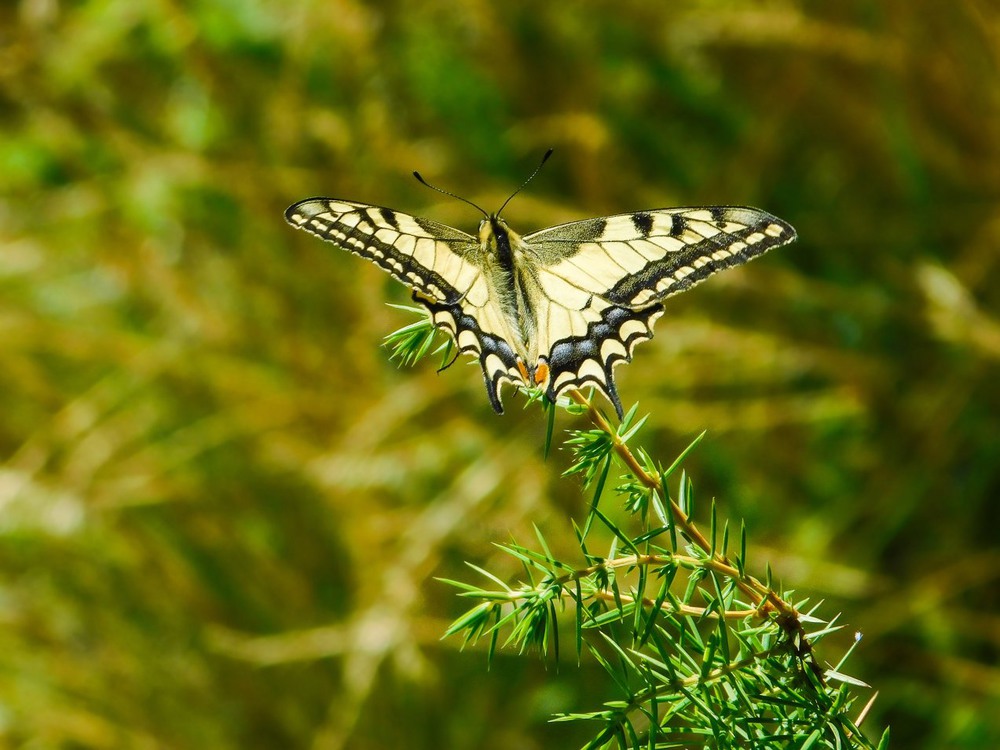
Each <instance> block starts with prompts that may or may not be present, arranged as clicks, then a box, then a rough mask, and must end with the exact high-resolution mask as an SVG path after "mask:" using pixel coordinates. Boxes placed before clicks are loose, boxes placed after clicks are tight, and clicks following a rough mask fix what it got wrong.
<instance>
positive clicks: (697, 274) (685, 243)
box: [524, 206, 795, 308]
mask: <svg viewBox="0 0 1000 750" xmlns="http://www.w3.org/2000/svg"><path fill="white" fill-rule="evenodd" d="M794 239H795V230H794V229H793V228H792V227H791V225H790V224H788V223H787V222H785V221H784V220H782V219H779V218H778V217H776V216H772V215H771V214H769V213H767V212H766V211H761V210H760V209H756V208H748V207H743V206H709V207H700V208H664V209H657V210H653V211H639V212H636V213H631V214H619V215H616V216H608V217H605V218H601V219H588V220H586V221H578V222H573V223H570V224H561V225H559V226H556V227H551V228H549V229H543V230H542V231H540V232H535V233H534V234H531V235H528V236H527V237H525V238H524V241H525V243H526V244H528V245H530V246H531V247H532V248H533V249H534V250H535V252H536V253H537V254H538V257H539V260H540V262H542V263H543V264H544V265H545V268H546V270H547V271H549V272H550V273H552V274H555V275H556V276H559V277H560V278H562V279H564V280H565V281H566V282H567V283H569V284H571V285H573V286H576V287H579V288H581V289H585V290H587V291H589V292H591V293H593V294H597V295H600V296H602V297H604V298H605V299H607V300H608V301H609V302H614V303H615V304H619V305H624V306H626V307H632V308H640V307H644V306H646V305H650V304H655V303H657V302H660V301H662V300H663V299H665V298H666V297H669V296H670V295H672V294H677V293H678V292H683V291H685V290H687V289H690V288H691V287H692V286H694V285H695V284H698V283H700V282H702V281H704V280H705V279H707V278H708V277H709V276H711V275H712V274H714V273H717V272H718V271H722V270H724V269H726V268H731V267H733V266H738V265H742V264H743V263H746V262H747V261H749V260H752V259H753V258H756V257H759V256H760V255H762V254H764V253H765V252H767V251H768V250H770V249H771V248H774V247H778V246H780V245H785V244H788V243H789V242H791V241H793V240H794Z"/></svg>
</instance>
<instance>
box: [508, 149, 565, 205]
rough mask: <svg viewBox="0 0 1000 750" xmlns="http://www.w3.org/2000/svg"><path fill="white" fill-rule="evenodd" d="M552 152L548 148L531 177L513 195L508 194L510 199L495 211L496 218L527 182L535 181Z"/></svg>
mask: <svg viewBox="0 0 1000 750" xmlns="http://www.w3.org/2000/svg"><path fill="white" fill-rule="evenodd" d="M553 151H555V149H553V148H550V149H549V150H548V151H546V152H545V156H543V157H542V160H541V161H540V162H538V166H537V167H535V171H534V172H532V173H531V176H530V177H529V178H528V179H526V180H525V181H524V182H522V183H521V187H519V188H518V189H517V190H515V191H514V192H513V193H511V194H510V198H508V199H507V200H505V201H504V202H503V205H502V206H500V210H499V211H497V213H496V215H497V216H499V215H500V214H501V213H503V210H504V209H505V208H507V204H508V203H510V201H511V199H512V198H513V197H514V196H515V195H517V194H518V193H520V192H521V191H522V190H524V188H525V187H526V186H527V184H528V183H529V182H531V181H532V180H533V179H535V175H536V174H538V173H539V172H540V171H541V169H542V167H543V166H545V162H547V161H548V160H549V157H550V156H552V152H553Z"/></svg>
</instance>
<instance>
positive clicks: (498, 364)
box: [285, 150, 795, 418]
mask: <svg viewBox="0 0 1000 750" xmlns="http://www.w3.org/2000/svg"><path fill="white" fill-rule="evenodd" d="M550 153H551V150H550V151H549V152H548V153H547V154H546V155H545V158H548V156H549V154H550ZM544 162H545V159H543V160H542V163H544ZM540 166H541V165H539V167H540ZM536 172H537V170H536ZM414 175H415V176H416V177H417V179H419V180H420V181H421V182H423V180H422V179H421V178H420V175H419V174H417V173H416V172H415V173H414ZM533 176H534V175H532V177H533ZM530 179H531V178H529V180H530ZM424 184H426V183H424ZM525 184H527V183H525ZM522 187H523V185H522ZM435 189H437V188H435ZM440 192H445V191H440ZM447 194H448V195H452V194H451V193H447ZM515 195H516V193H515ZM455 197H457V196H455ZM511 197H513V195H512V196H511ZM461 200H464V199H461ZM507 200H508V202H509V201H510V198H508V199H507ZM466 202H467V203H469V201H466ZM471 205H475V204H471ZM506 205H507V203H504V206H502V207H501V208H500V211H497V212H496V213H494V214H487V213H486V212H485V211H483V215H484V216H485V218H484V219H483V220H482V221H481V222H480V223H479V231H478V232H477V234H476V235H475V236H473V235H470V234H466V233H465V232H462V231H460V230H458V229H453V228H452V227H449V226H445V225H444V224H439V223H437V222H434V221H431V220H429V219H422V218H419V217H416V216H410V215H408V214H404V213H400V212H399V211H394V210H392V209H390V208H382V207H380V206H372V205H369V204H367V203H357V202H355V201H348V200H340V199H333V198H309V199H308V200H304V201H300V202H298V203H295V204H294V205H292V206H290V207H289V208H288V210H287V211H286V212H285V219H286V220H287V221H288V223H289V224H291V225H292V226H293V227H297V228H299V229H304V230H305V231H307V232H311V233H312V234H315V235H316V236H317V237H320V238H321V239H324V240H327V241H329V242H332V243H333V244H335V245H337V246H338V247H340V248H342V249H343V250H347V251H349V252H352V253H354V254H355V255H360V256H361V257H363V258H367V259H368V260H370V261H372V262H373V263H375V264H376V265H378V266H379V267H380V268H382V269H383V270H384V271H386V272H388V273H389V274H390V275H391V276H392V277H393V278H395V279H396V280H398V281H400V282H402V283H403V284H406V285H407V286H408V287H410V288H411V289H412V290H413V299H414V300H415V301H417V302H418V303H420V304H421V305H423V306H424V307H426V308H427V310H428V311H429V313H430V316H431V319H432V321H433V323H434V325H436V326H438V327H440V328H443V329H444V330H445V331H447V332H448V333H449V334H450V335H451V336H452V337H453V338H454V340H455V343H456V345H457V347H458V349H459V351H460V352H462V353H467V354H471V355H472V356H474V357H476V358H477V359H478V360H479V364H480V365H481V366H482V368H483V376H484V378H485V380H486V392H487V394H488V396H489V399H490V403H491V404H492V405H493V408H494V409H495V410H496V411H497V413H503V406H502V405H501V403H500V385H501V384H502V383H504V382H507V383H511V384H513V385H515V386H518V385H524V386H527V387H529V388H540V389H542V390H543V391H544V392H545V395H546V396H547V397H548V398H549V399H550V400H553V401H554V400H555V399H556V397H557V396H559V395H560V394H562V393H564V392H566V391H569V390H573V389H578V388H585V387H589V386H593V387H594V388H597V389H598V390H599V391H601V392H602V393H603V394H604V395H605V396H607V398H608V399H609V400H610V401H611V403H612V404H614V407H615V410H616V411H617V412H618V416H619V418H621V416H622V405H621V399H620V398H619V396H618V390H617V388H616V387H615V381H614V373H613V369H614V367H615V365H617V364H618V363H620V362H629V361H631V359H632V352H633V350H634V349H635V346H636V344H638V343H639V342H641V341H646V340H648V339H650V338H652V336H653V324H654V322H655V321H656V319H657V318H658V317H660V315H661V314H662V313H663V306H662V302H663V300H664V299H666V298H667V297H669V296H670V295H672V294H677V293H678V292H683V291H684V290H686V289H690V288H691V287H692V286H694V285H695V284H698V283H699V282H701V281H704V280H705V279H707V278H708V277H709V276H711V275H712V274H714V273H716V272H717V271H721V270H723V269H726V268H731V267H733V266H738V265H741V264H742V263H746V262H747V261H748V260H751V259H753V258H756V257H757V256H758V255H761V254H763V253H765V252H766V251H768V250H770V249H771V248H773V247H778V246H779V245H785V244H787V243H789V242H792V241H793V240H794V239H795V230H794V229H793V228H792V227H791V226H790V225H789V224H788V223H787V222H785V221H783V220H781V219H779V218H777V217H775V216H772V215H771V214H769V213H766V212H764V211H761V210H759V209H756V208H747V207H742V206H705V207H696V208H659V209H653V210H649V211H637V212H635V213H627V214H618V215H616V216H605V217H603V218H599V219H587V220H585V221H574V222H571V223H569V224H560V225H558V226H554V227H549V228H548V229H542V230H540V231H538V232H533V233H532V234H527V235H524V236H522V235H519V234H518V233H517V232H515V231H514V230H513V229H511V228H510V226H509V225H508V224H507V222H506V221H504V219H502V218H500V213H501V212H502V211H503V208H504V207H505V206H506ZM476 208H479V207H478V206H476ZM479 210H480V211H482V209H479Z"/></svg>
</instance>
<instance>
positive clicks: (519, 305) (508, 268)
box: [479, 215, 545, 384]
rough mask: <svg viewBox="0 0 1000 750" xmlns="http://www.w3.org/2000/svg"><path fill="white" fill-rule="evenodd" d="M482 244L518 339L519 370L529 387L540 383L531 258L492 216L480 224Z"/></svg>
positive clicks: (518, 239) (513, 234) (507, 228)
mask: <svg viewBox="0 0 1000 750" xmlns="http://www.w3.org/2000/svg"><path fill="white" fill-rule="evenodd" d="M479 242H480V246H481V248H482V252H483V256H484V260H485V262H486V264H488V266H489V268H490V271H491V272H492V276H493V280H494V286H493V288H494V289H495V290H496V292H497V294H498V296H499V298H500V299H499V302H500V306H501V307H502V308H503V311H504V313H505V315H506V316H507V319H508V322H509V323H510V327H511V329H512V332H513V333H514V334H515V339H514V340H513V341H512V342H511V343H513V344H514V345H515V346H514V348H515V349H516V350H517V354H518V355H519V362H518V368H519V369H520V370H521V375H522V377H523V378H524V380H525V383H527V384H534V383H541V382H542V381H544V378H545V375H544V374H541V377H537V375H539V373H537V372H536V370H537V369H538V367H539V365H541V364H544V363H543V362H542V361H541V360H539V352H538V351H537V349H538V347H537V341H536V335H535V334H536V330H537V327H538V323H537V318H536V311H535V309H534V306H533V305H532V302H531V300H532V291H531V290H532V289H534V288H535V287H537V281H536V280H535V278H534V272H533V266H532V263H531V257H530V255H528V254H527V253H526V246H525V243H524V241H523V240H522V238H521V235H519V234H518V233H517V232H515V231H514V230H513V229H511V228H510V225H508V224H507V222H506V221H504V220H503V219H501V218H500V217H499V216H496V215H493V216H490V217H488V218H486V219H483V221H482V222H481V223H480V224H479Z"/></svg>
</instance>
